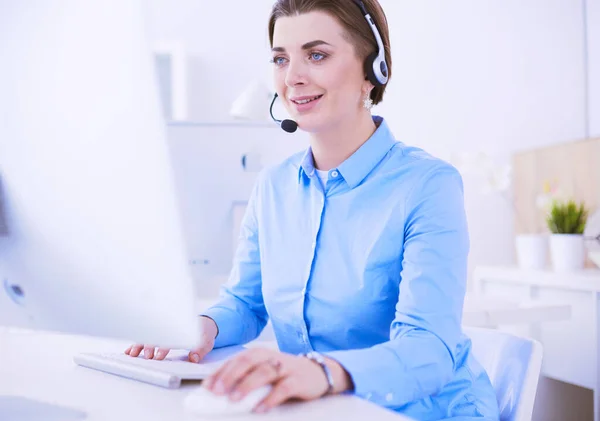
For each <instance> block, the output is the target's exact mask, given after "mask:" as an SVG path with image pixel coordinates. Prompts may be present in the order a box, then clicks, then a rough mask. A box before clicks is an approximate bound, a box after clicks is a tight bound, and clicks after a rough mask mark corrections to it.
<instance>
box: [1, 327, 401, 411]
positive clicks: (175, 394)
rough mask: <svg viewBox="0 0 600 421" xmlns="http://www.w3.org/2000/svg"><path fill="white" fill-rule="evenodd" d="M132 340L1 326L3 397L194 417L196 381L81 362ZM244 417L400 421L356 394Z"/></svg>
mask: <svg viewBox="0 0 600 421" xmlns="http://www.w3.org/2000/svg"><path fill="white" fill-rule="evenodd" d="M128 345H130V344H129V343H125V342H120V341H107V340H101V339H98V338H87V337H77V336H69V335H62V334H54V333H48V332H33V331H25V330H16V329H9V328H5V327H0V396H1V395H13V396H22V397H26V398H29V399H34V400H39V401H43V402H47V403H50V404H54V405H61V406H65V407H70V408H73V409H78V410H82V411H84V412H86V413H87V414H88V417H87V418H86V421H137V420H143V421H188V420H189V421H191V420H200V419H202V418H200V417H197V416H194V415H192V414H189V413H186V412H185V409H184V406H183V400H184V398H185V396H186V393H187V392H189V391H190V390H191V389H192V388H193V387H198V385H197V384H186V385H183V386H182V387H181V388H180V389H176V390H170V389H163V388H161V387H157V386H152V385H148V384H144V383H140V382H137V381H133V380H129V379H124V378H120V377H118V376H113V375H110V374H106V373H102V372H99V371H95V370H90V369H87V368H84V367H79V366H77V365H75V364H74V363H73V355H74V354H76V353H79V352H122V351H123V350H124V349H125V348H126V347H127V346H128ZM219 419H223V418H219ZM235 419H236V420H238V421H245V420H250V419H251V420H257V419H264V420H281V421H286V420H289V421H306V420H328V421H330V420H332V419H340V420H345V421H352V420H357V421H358V420H366V419H373V420H375V419H376V420H378V421H379V420H381V421H385V420H396V421H410V420H409V419H408V418H406V417H404V416H401V415H399V414H397V413H395V412H392V411H389V410H386V409H384V408H381V407H379V406H376V405H374V404H372V403H370V402H367V401H365V400H362V399H359V398H357V397H354V396H333V397H328V398H325V399H321V400H317V401H313V402H307V403H294V404H286V405H283V406H281V407H279V408H276V409H274V410H273V411H271V412H270V413H268V414H264V415H258V414H251V415H248V416H242V417H235Z"/></svg>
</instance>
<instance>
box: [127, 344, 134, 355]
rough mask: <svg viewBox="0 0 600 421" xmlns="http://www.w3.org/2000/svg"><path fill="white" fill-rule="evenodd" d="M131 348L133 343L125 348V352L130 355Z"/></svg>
mask: <svg viewBox="0 0 600 421" xmlns="http://www.w3.org/2000/svg"><path fill="white" fill-rule="evenodd" d="M131 348H133V345H131V346H130V347H129V348H127V349H126V350H125V354H127V355H129V353H130V352H131Z"/></svg>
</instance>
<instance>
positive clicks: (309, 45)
mask: <svg viewBox="0 0 600 421" xmlns="http://www.w3.org/2000/svg"><path fill="white" fill-rule="evenodd" d="M319 45H331V44H330V43H328V42H325V41H322V40H320V39H318V40H316V41H311V42H307V43H306V44H304V45H303V46H302V49H303V50H310V49H311V48H315V47H317V46H319ZM271 51H273V52H277V53H283V52H285V48H283V47H273V48H272V49H271Z"/></svg>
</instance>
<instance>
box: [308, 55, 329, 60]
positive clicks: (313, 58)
mask: <svg viewBox="0 0 600 421" xmlns="http://www.w3.org/2000/svg"><path fill="white" fill-rule="evenodd" d="M325 58H326V56H325V54H323V53H310V59H311V60H312V61H323V60H324V59H325Z"/></svg>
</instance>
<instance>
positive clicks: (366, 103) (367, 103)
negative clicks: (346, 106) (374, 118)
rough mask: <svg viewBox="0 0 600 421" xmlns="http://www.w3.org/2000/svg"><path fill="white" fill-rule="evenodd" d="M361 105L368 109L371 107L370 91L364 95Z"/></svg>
mask: <svg viewBox="0 0 600 421" xmlns="http://www.w3.org/2000/svg"><path fill="white" fill-rule="evenodd" d="M363 107H365V108H366V109H367V110H369V111H370V110H371V108H373V100H372V99H371V95H370V93H367V95H366V96H365V99H364V100H363Z"/></svg>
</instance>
